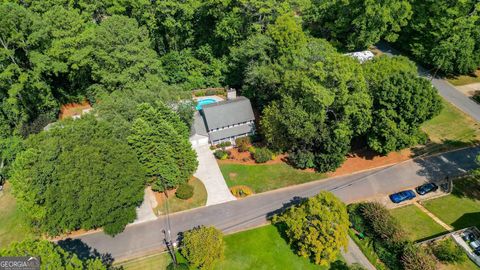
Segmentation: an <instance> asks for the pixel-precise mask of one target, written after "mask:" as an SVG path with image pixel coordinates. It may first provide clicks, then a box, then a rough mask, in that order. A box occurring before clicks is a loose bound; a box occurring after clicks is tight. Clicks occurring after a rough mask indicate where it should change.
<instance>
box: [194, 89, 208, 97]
mask: <svg viewBox="0 0 480 270" xmlns="http://www.w3.org/2000/svg"><path fill="white" fill-rule="evenodd" d="M205 94H206V92H205V91H204V90H199V91H195V92H194V95H195V96H196V97H203V96H205Z"/></svg>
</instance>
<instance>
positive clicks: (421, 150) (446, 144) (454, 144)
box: [411, 139, 480, 157]
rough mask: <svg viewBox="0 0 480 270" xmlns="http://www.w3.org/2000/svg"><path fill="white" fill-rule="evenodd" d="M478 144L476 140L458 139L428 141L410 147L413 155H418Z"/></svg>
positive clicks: (479, 142)
mask: <svg viewBox="0 0 480 270" xmlns="http://www.w3.org/2000/svg"><path fill="white" fill-rule="evenodd" d="M478 144H480V141H478V140H472V141H459V140H449V139H447V140H442V141H441V142H440V143H438V142H432V141H429V142H427V144H425V145H419V146H414V147H412V148H411V150H412V153H413V157H420V156H424V155H432V154H436V153H441V152H445V151H448V150H453V149H458V148H463V147H469V146H474V145H478Z"/></svg>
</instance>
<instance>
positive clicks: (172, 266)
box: [167, 262, 190, 270]
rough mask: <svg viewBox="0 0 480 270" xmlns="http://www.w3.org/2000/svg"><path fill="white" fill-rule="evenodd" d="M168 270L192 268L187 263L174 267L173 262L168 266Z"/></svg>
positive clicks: (187, 269)
mask: <svg viewBox="0 0 480 270" xmlns="http://www.w3.org/2000/svg"><path fill="white" fill-rule="evenodd" d="M167 270H190V267H189V266H188V264H186V263H179V264H177V265H174V264H173V262H172V263H170V264H169V265H168V266H167Z"/></svg>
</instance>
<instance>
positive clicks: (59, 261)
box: [0, 240, 108, 270]
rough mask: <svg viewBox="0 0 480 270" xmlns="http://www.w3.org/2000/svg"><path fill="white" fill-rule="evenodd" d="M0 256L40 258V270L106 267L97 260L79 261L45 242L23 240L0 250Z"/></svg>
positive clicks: (99, 268)
mask: <svg viewBox="0 0 480 270" xmlns="http://www.w3.org/2000/svg"><path fill="white" fill-rule="evenodd" d="M0 256H2V257H7V256H9V257H11V256H15V257H17V256H28V257H30V256H34V257H37V258H40V269H42V270H49V269H85V270H106V269H108V268H107V266H106V265H104V264H103V263H102V260H101V259H99V258H91V259H86V260H81V259H79V258H78V257H77V255H75V254H73V253H70V252H68V251H66V250H64V249H62V248H61V247H60V246H58V245H56V244H53V243H51V242H49V241H46V240H24V241H22V242H14V243H12V244H10V245H9V246H8V247H5V248H3V249H0Z"/></svg>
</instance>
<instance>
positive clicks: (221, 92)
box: [205, 88, 225, 96]
mask: <svg viewBox="0 0 480 270" xmlns="http://www.w3.org/2000/svg"><path fill="white" fill-rule="evenodd" d="M224 94H225V89H223V88H217V89H215V88H213V89H207V90H206V92H205V95H207V96H215V95H219V96H221V95H224Z"/></svg>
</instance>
